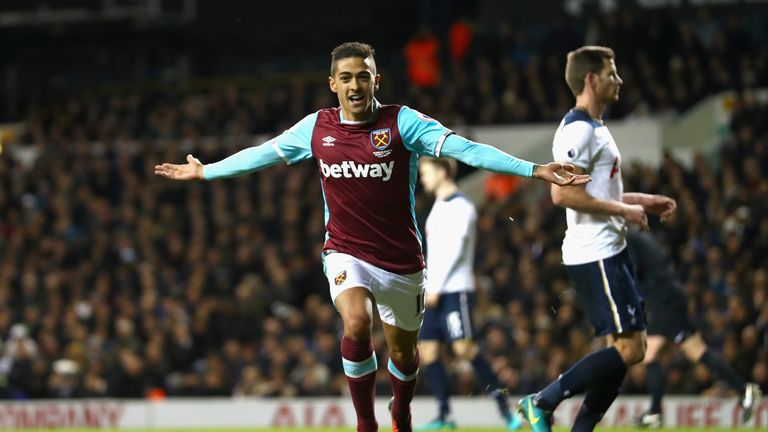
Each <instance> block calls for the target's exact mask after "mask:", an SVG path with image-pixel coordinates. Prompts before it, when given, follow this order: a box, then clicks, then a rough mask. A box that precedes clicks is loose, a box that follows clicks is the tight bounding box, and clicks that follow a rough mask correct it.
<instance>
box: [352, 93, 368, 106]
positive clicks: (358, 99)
mask: <svg viewBox="0 0 768 432" xmlns="http://www.w3.org/2000/svg"><path fill="white" fill-rule="evenodd" d="M349 102H350V104H351V105H353V106H360V105H362V104H364V103H365V98H364V97H363V95H352V96H350V97H349Z"/></svg>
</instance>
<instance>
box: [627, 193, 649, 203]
mask: <svg viewBox="0 0 768 432" xmlns="http://www.w3.org/2000/svg"><path fill="white" fill-rule="evenodd" d="M622 201H623V202H624V203H625V204H639V205H641V206H646V205H649V204H652V202H651V201H653V195H650V194H646V193H641V192H625V193H624V194H623V195H622Z"/></svg>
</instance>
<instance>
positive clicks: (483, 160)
mask: <svg viewBox="0 0 768 432" xmlns="http://www.w3.org/2000/svg"><path fill="white" fill-rule="evenodd" d="M437 156H438V157H439V156H445V157H449V158H453V159H456V160H458V161H461V162H464V163H465V164H467V165H470V166H473V167H475V168H482V169H484V170H488V171H492V172H495V173H499V174H509V175H516V176H521V177H532V176H533V169H534V167H535V164H534V163H532V162H528V161H527V160H523V159H518V158H516V157H514V156H512V155H511V154H509V153H506V152H503V151H501V150H499V149H497V148H496V147H493V146H490V145H488V144H482V143H477V142H474V141H470V140H468V139H466V138H464V137H461V136H458V135H451V136H449V137H447V138H446V139H445V142H444V144H443V145H442V148H441V149H440V151H439V152H438V153H437Z"/></svg>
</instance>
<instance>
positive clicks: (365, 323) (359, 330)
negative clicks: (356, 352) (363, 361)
mask: <svg viewBox="0 0 768 432" xmlns="http://www.w3.org/2000/svg"><path fill="white" fill-rule="evenodd" d="M343 321H344V336H346V337H349V338H352V339H354V340H357V341H360V340H367V339H370V337H371V324H372V322H371V317H370V316H368V314H365V313H360V314H350V315H349V316H346V317H343Z"/></svg>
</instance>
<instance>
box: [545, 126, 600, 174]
mask: <svg viewBox="0 0 768 432" xmlns="http://www.w3.org/2000/svg"><path fill="white" fill-rule="evenodd" d="M594 134H595V128H594V126H592V125H591V124H589V123H588V122H585V121H574V122H571V123H568V124H567V125H565V126H563V127H562V128H561V129H560V130H558V131H557V133H556V134H555V139H554V141H553V142H552V156H553V157H554V159H555V160H556V161H558V162H567V163H570V164H573V165H576V166H577V167H579V168H583V169H585V170H587V172H589V171H590V170H591V168H592V155H593V153H594V150H595V149H593V148H592V145H591V143H592V141H593V137H594Z"/></svg>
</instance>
